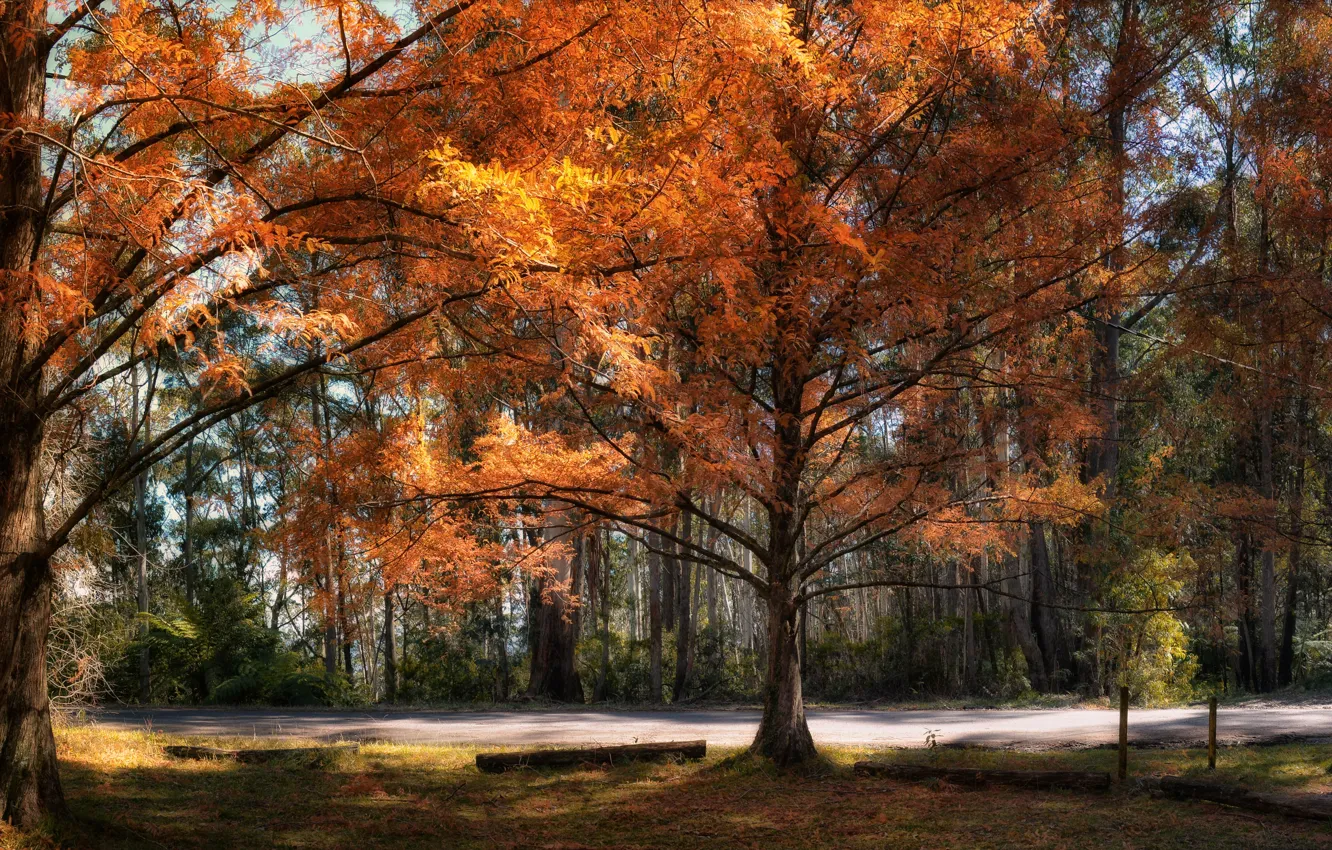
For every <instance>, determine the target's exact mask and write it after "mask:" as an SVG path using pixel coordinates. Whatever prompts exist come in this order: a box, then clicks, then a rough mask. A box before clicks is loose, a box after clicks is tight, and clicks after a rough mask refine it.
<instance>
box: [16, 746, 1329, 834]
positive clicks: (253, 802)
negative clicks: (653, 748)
mask: <svg viewBox="0 0 1332 850" xmlns="http://www.w3.org/2000/svg"><path fill="white" fill-rule="evenodd" d="M172 743H191V744H202V745H206V746H217V747H222V748H238V747H254V746H265V747H267V746H280V745H283V744H290V745H294V746H302V745H304V746H308V745H309V742H300V741H294V740H293V741H290V742H286V741H273V740H271V739H269V740H265V739H254V738H239V739H238V738H188V739H186V738H180V737H176V736H168V735H162V734H155V733H149V732H108V731H101V730H98V729H96V728H87V727H71V728H67V729H63V730H61V731H60V733H59V746H60V757H61V762H62V773H63V776H64V779H65V787H66V791H67V793H68V796H69V800H70V805H71V808H72V810H73V811H74V813H75V815H76V816H77V817H78V818H79V825H78V826H77V827H75V828H74V829H73V830H72V831H70V830H66V831H64V832H63V833H61V835H62V838H63V840H64V841H66V842H67V843H68V844H69V846H73V847H89V848H92V847H95V848H109V850H122V849H123V850H128V848H151V847H169V848H173V850H174V848H223V850H227V848H266V847H283V848H351V849H352V850H373V848H432V850H433V848H490V847H497V848H505V847H513V848H519V847H521V848H542V847H546V848H560V847H562V848H566V850H571V848H578V847H585V848H612V847H645V848H694V847H716V848H722V847H726V848H730V847H748V846H757V847H763V848H793V850H794V848H806V847H809V848H833V847H838V848H841V847H847V848H862V847H863V848H882V847H941V848H947V847H957V848H975V847H996V848H1003V847H1012V848H1018V847H1021V848H1027V847H1051V848H1054V847H1092V846H1097V847H1111V846H1113V847H1116V848H1118V847H1144V848H1147V847H1150V848H1157V847H1161V848H1173V847H1180V848H1183V847H1233V848H1244V850H1254V848H1290V847H1327V846H1332V828H1328V827H1324V826H1321V825H1318V824H1311V823H1305V822H1298V821H1290V820H1285V819H1282V818H1279V817H1255V816H1254V815H1252V814H1250V813H1236V812H1230V811H1228V810H1225V809H1221V808H1218V807H1215V806H1211V805H1208V804H1194V803H1179V802H1171V801H1164V800H1156V799H1151V798H1149V797H1147V796H1145V795H1142V794H1139V793H1135V792H1134V791H1132V789H1131V787H1117V788H1116V789H1115V790H1113V791H1111V792H1110V793H1108V794H1100V795H1096V794H1079V793H1072V792H1058V791H1051V792H1039V793H1032V792H1023V791H1013V790H1009V789H999V788H995V789H989V790H985V791H969V790H961V789H957V788H953V787H950V786H947V785H939V784H935V785H928V784H926V785H909V784H897V783H892V782H888V781H883V780H871V779H859V778H856V777H854V776H853V775H852V774H851V771H850V766H851V764H852V763H854V762H855V761H856V760H857V759H860V758H866V757H874V758H883V759H896V760H909V761H913V762H915V761H934V762H937V763H939V764H948V765H954V764H956V765H971V766H984V767H1007V768H1014V767H1028V768H1047V769H1055V768H1060V769H1086V770H1106V771H1113V769H1114V760H1115V754H1114V752H1113V751H1110V750H1091V751H1079V752H1050V753H1022V754H1019V753H1004V752H993V751H984V750H953V749H942V748H940V749H936V750H911V751H874V750H869V749H858V748H831V747H830V748H825V749H824V750H823V754H824V757H825V758H824V761H823V762H822V763H821V764H820V765H819V766H818V767H817V768H816V769H814V770H810V771H805V772H802V773H785V772H781V771H778V770H775V769H773V768H772V767H771V766H770V765H767V764H765V763H762V762H755V761H754V760H752V759H748V758H745V757H743V756H741V757H738V758H737V757H736V756H737V751H735V750H733V749H730V750H716V751H713V752H711V753H709V756H708V758H707V759H706V760H704V761H703V762H691V763H685V764H635V765H624V766H617V767H615V768H613V769H603V768H594V767H584V768H579V769H574V770H564V771H546V770H524V771H518V772H513V773H509V774H505V775H501V776H493V775H486V774H481V773H479V772H477V770H476V769H475V767H474V766H473V765H474V758H475V755H476V753H477V749H476V748H474V747H448V746H438V745H402V744H366V745H363V746H362V747H361V749H360V752H359V753H357V754H355V755H349V754H348V755H340V756H338V757H336V758H334V759H332V760H331V761H330V762H328V763H326V764H323V765H322V766H319V767H309V766H307V765H304V764H285V763H277V764H269V765H242V764H236V763H234V762H228V761H190V760H177V759H173V758H170V757H168V756H166V755H165V754H164V752H163V749H162V748H163V747H164V746H165V745H167V744H172ZM1330 762H1332V747H1329V746H1283V747H1265V748H1243V749H1241V748H1228V749H1224V750H1222V752H1221V769H1220V770H1219V771H1218V772H1217V775H1218V778H1222V779H1226V780H1229V781H1236V782H1244V783H1246V784H1249V785H1251V786H1252V787H1257V788H1265V789H1276V790H1283V791H1288V792H1300V793H1306V792H1307V793H1324V792H1328V791H1330V790H1332V781H1329V780H1330V779H1332V777H1329V776H1328V774H1327V773H1326V767H1327V765H1328V764H1329V763H1330ZM1131 766H1132V770H1133V772H1134V773H1135V774H1136V775H1144V774H1148V773H1196V774H1204V773H1206V772H1207V771H1206V754H1205V753H1204V752H1202V751H1199V750H1148V751H1142V752H1134V753H1133V756H1132V760H1131ZM51 846H54V845H53V844H51V843H50V841H49V840H48V839H47V838H46V837H45V836H43V835H29V836H23V837H20V836H18V835H16V834H15V833H13V832H12V831H11V832H8V833H5V834H3V835H0V848H4V850H14V849H15V848H24V850H28V848H46V847H51Z"/></svg>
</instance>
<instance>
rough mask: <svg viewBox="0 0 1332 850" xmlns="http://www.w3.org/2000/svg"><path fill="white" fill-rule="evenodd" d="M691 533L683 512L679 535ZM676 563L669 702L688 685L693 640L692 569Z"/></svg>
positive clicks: (689, 519)
mask: <svg viewBox="0 0 1332 850" xmlns="http://www.w3.org/2000/svg"><path fill="white" fill-rule="evenodd" d="M693 534H694V518H693V516H692V515H690V514H685V515H684V521H683V522H682V523H681V530H680V536H681V537H682V538H684V539H685V540H692V539H693ZM678 564H679V568H678V575H677V581H676V583H675V592H676V600H675V609H676V617H677V621H678V622H677V628H676V630H675V685H674V687H673V688H672V689H671V702H679V701H680V700H682V699H684V695H685V690H686V689H687V688H688V687H689V652H690V644H691V643H692V642H693V641H692V638H693V628H692V612H691V611H690V610H689V609H690V589H691V585H690V582H689V575H690V573H691V572H693V571H692V570H691V569H690V563H689V562H688V561H686V560H683V559H681V560H680V561H679V562H678Z"/></svg>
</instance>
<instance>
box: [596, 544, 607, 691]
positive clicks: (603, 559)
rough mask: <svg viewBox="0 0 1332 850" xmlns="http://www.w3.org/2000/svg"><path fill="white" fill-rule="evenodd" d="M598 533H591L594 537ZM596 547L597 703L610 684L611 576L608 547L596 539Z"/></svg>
mask: <svg viewBox="0 0 1332 850" xmlns="http://www.w3.org/2000/svg"><path fill="white" fill-rule="evenodd" d="M598 533H599V532H593V534H594V535H596V534H598ZM597 542H598V545H597V547H596V553H597V561H598V565H599V567H600V570H599V572H598V575H600V576H601V592H600V593H599V594H598V595H599V596H600V597H601V670H600V672H599V673H598V674H597V687H596V691H595V692H594V696H593V698H594V699H595V700H596V701H597V702H602V701H604V700H605V699H607V697H608V694H607V686H608V684H609V682H610V644H611V604H610V601H611V574H610V547H609V546H605V545H601V542H600V540H599V539H598V541H597Z"/></svg>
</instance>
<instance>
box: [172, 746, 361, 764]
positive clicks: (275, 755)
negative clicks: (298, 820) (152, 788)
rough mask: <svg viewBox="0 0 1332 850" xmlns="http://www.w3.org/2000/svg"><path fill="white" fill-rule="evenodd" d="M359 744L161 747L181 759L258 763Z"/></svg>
mask: <svg viewBox="0 0 1332 850" xmlns="http://www.w3.org/2000/svg"><path fill="white" fill-rule="evenodd" d="M360 748H361V745H360V744H337V745H335V746H331V747H285V748H280V749H267V750H224V749H220V748H218V747H195V746H188V745H175V744H173V745H172V746H169V747H163V750H165V751H166V754H167V755H169V756H174V757H175V758H181V759H224V760H227V761H238V762H241V763H243V764H260V763H262V762H268V761H275V760H278V759H289V758H310V757H315V758H322V757H324V756H328V755H332V754H334V753H354V752H357V751H358V750H360Z"/></svg>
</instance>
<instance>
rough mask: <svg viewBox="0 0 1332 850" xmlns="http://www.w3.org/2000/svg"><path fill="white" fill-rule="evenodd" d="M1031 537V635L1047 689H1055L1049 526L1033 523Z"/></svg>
mask: <svg viewBox="0 0 1332 850" xmlns="http://www.w3.org/2000/svg"><path fill="white" fill-rule="evenodd" d="M1029 530H1030V533H1031V537H1030V539H1031V633H1032V636H1033V637H1034V638H1035V639H1036V646H1037V647H1038V648H1039V649H1040V652H1041V664H1042V667H1043V668H1044V672H1045V678H1046V686H1047V687H1054V686H1055V683H1056V680H1057V678H1058V672H1059V654H1058V652H1057V650H1056V644H1055V637H1056V625H1055V618H1054V611H1053V609H1051V608H1050V607H1049V606H1050V605H1051V604H1053V603H1054V601H1055V598H1054V596H1055V586H1054V576H1053V575H1052V574H1051V572H1050V549H1049V547H1048V546H1047V545H1046V542H1045V526H1044V525H1043V524H1042V523H1039V522H1033V523H1031V525H1030V526H1029Z"/></svg>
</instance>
